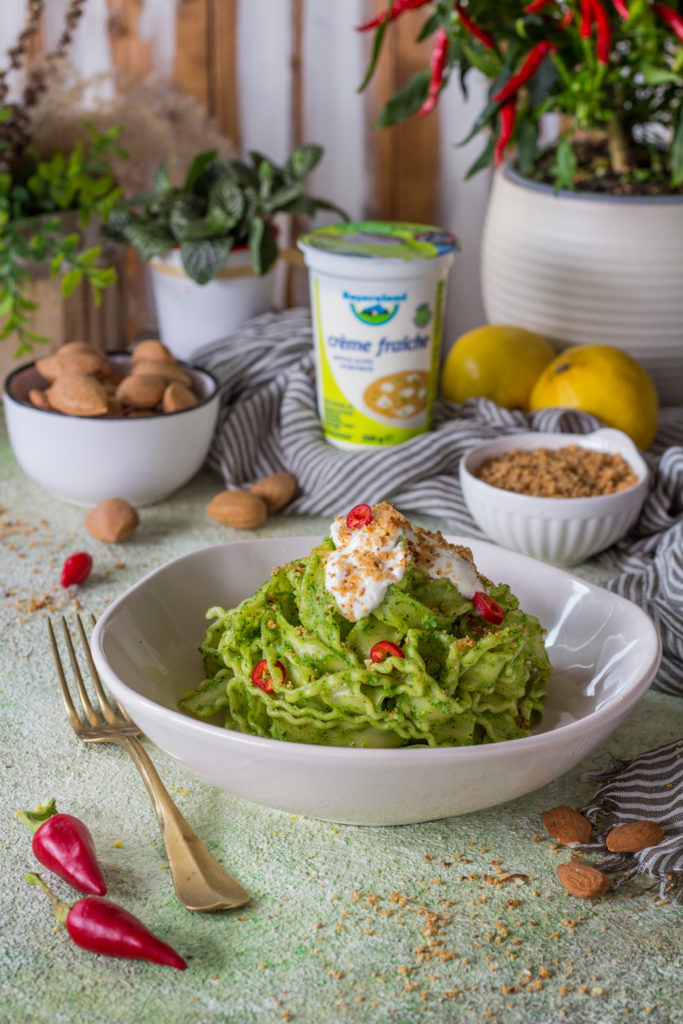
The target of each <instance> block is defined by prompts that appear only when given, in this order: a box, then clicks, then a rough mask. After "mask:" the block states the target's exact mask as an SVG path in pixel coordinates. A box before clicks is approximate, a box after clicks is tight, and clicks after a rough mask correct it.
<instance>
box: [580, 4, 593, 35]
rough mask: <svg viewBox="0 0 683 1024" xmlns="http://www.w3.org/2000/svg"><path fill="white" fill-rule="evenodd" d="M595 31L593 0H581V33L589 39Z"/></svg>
mask: <svg viewBox="0 0 683 1024" xmlns="http://www.w3.org/2000/svg"><path fill="white" fill-rule="evenodd" d="M592 31H593V8H592V6H591V0H581V21H580V23H579V35H581V36H582V37H583V38H584V39H589V38H590V35H591V32H592Z"/></svg>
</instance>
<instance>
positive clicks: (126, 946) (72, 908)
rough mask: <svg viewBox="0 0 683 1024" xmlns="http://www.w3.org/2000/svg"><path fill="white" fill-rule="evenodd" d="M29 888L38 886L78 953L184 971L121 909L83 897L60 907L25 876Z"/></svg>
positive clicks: (182, 964) (34, 877) (178, 960)
mask: <svg viewBox="0 0 683 1024" xmlns="http://www.w3.org/2000/svg"><path fill="white" fill-rule="evenodd" d="M26 881H27V882H28V883H29V885H39V886H40V887H41V889H42V890H43V892H44V893H45V894H46V895H47V896H49V898H50V900H51V902H52V905H53V907H54V908H55V916H56V918H57V920H58V921H59V923H60V924H63V925H65V926H66V930H67V931H68V933H69V935H70V936H71V938H72V939H73V941H74V942H75V943H76V945H77V946H80V947H81V948H82V949H87V950H89V951H90V952H91V953H103V954H104V955H105V956H116V957H123V958H125V959H127V960H149V961H151V962H152V963H155V964H164V965H166V966H167V967H175V968H177V969H178V970H179V971H184V970H185V968H186V967H187V964H186V963H185V961H184V960H183V958H182V957H181V956H178V954H177V953H176V951H175V950H174V949H173V948H172V947H171V946H169V945H168V944H167V943H166V942H162V940H161V939H159V938H157V936H156V935H155V934H154V933H153V932H151V931H150V930H149V928H147V926H146V925H144V924H143V923H142V921H141V920H140V919H139V918H137V917H135V916H134V914H131V913H130V912H129V911H128V910H124V908H123V907H119V906H118V904H116V903H113V902H112V901H111V900H107V899H103V898H102V897H101V896H84V897H83V899H80V900H76V902H75V903H73V904H69V903H62V901H61V900H59V899H57V897H56V896H55V894H54V893H53V892H52V891H51V890H50V889H49V888H48V887H47V885H45V882H44V881H43V880H42V878H41V877H40V875H34V874H28V875H26Z"/></svg>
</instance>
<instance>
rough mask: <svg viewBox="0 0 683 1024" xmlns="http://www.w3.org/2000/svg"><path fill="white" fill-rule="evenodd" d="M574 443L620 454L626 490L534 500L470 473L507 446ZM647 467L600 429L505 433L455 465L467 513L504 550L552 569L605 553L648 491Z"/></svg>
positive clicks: (623, 442)
mask: <svg viewBox="0 0 683 1024" xmlns="http://www.w3.org/2000/svg"><path fill="white" fill-rule="evenodd" d="M571 444H576V445H580V446H581V447H582V448H590V449H591V450H592V451H598V452H611V453H613V454H618V455H621V456H622V457H623V458H624V459H625V460H626V462H628V464H629V465H630V466H631V468H632V469H633V471H634V473H635V474H636V476H637V477H638V482H637V483H636V484H635V485H634V486H633V487H629V488H628V490H625V491H619V492H617V493H616V494H603V495H600V497H596V498H537V497H533V496H531V495H528V494H517V493H515V492H514V491H505V490H503V489H502V488H501V487H492V486H491V484H486V483H484V482H483V480H479V479H478V477H476V476H475V475H474V473H475V471H476V469H477V468H478V467H479V466H480V465H481V464H482V462H484V460H485V459H489V458H492V457H494V456H496V455H502V454H503V453H504V452H506V451H509V450H510V449H511V448H520V449H522V450H525V451H528V450H531V449H533V448H563V447H565V446H566V445H571ZM648 479H649V474H648V468H647V465H646V463H645V460H644V459H643V457H642V456H641V455H640V453H639V451H638V449H637V448H636V446H635V445H634V443H633V441H631V439H630V437H628V436H627V435H626V434H624V433H622V431H621V430H613V429H611V428H608V427H605V428H603V429H602V430H595V431H593V433H591V434H552V433H548V434H543V433H538V432H536V433H526V434H506V435H505V436H504V437H498V438H496V439H495V441H489V442H487V443H486V444H482V445H478V446H477V447H476V448H473V449H472V451H470V452H468V454H467V455H465V456H464V458H463V459H462V460H461V463H460V484H461V486H462V492H463V495H464V498H465V501H466V503H467V507H468V509H469V511H470V515H471V516H472V518H473V519H474V521H475V522H476V523H477V525H478V526H479V527H480V528H481V529H482V530H483V531H484V533H485V534H486V535H487V536H488V537H490V538H491V539H492V540H495V541H496V542H497V543H498V544H502V545H503V547H506V548H512V549H513V550H514V551H521V552H522V553H523V554H526V555H531V556H532V558H540V559H542V560H543V561H544V562H552V563H553V564H554V565H565V566H566V565H578V563H579V562H583V561H585V560H586V559H587V558H590V557H591V555H595V554H597V553H598V551H604V550H605V548H608V547H610V545H612V544H614V543H615V542H616V541H618V540H619V539H620V538H621V537H623V536H624V534H626V533H627V532H628V531H629V530H630V528H631V527H632V526H633V524H634V523H635V521H636V520H637V518H638V516H639V515H640V511H641V509H642V507H643V502H644V501H645V498H646V496H647V492H648Z"/></svg>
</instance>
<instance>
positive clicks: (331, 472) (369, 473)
mask: <svg viewBox="0 0 683 1024" xmlns="http://www.w3.org/2000/svg"><path fill="white" fill-rule="evenodd" d="M194 360H195V362H197V363H199V364H200V365H202V366H205V367H206V368H207V369H210V370H212V371H213V372H214V373H215V374H216V376H217V377H218V379H219V380H220V382H221V388H222V405H221V413H220V419H219V423H218V428H217V430H216V435H215V439H214V441H213V444H212V446H211V451H210V453H209V463H210V465H211V466H212V468H214V469H215V470H217V471H218V472H219V473H220V475H221V476H222V477H223V480H224V481H225V486H226V487H228V488H239V487H248V486H250V485H251V484H252V483H254V482H255V481H256V480H258V479H259V478H260V477H262V476H265V475H267V474H268V473H273V472H277V471H279V470H283V469H286V470H289V471H290V472H291V473H293V474H294V475H295V476H296V478H297V480H298V482H299V488H300V490H299V493H298V495H297V496H296V497H295V499H294V500H293V501H292V502H291V503H290V504H289V505H288V506H287V508H286V509H285V511H284V514H286V515H296V514H297V513H298V514H309V515H329V516H330V517H333V516H335V515H338V514H339V511H340V510H343V509H345V508H349V507H351V506H352V505H355V504H357V503H359V502H367V503H368V504H370V505H372V504H375V503H376V502H378V501H382V500H386V501H389V502H391V503H392V504H394V505H396V506H397V507H398V508H400V509H401V510H402V511H404V512H411V511H412V512H420V513H423V514H427V515H433V516H436V517H438V518H441V519H444V520H445V521H446V522H447V523H448V524H449V527H450V528H451V529H452V531H453V532H455V533H461V534H465V535H468V536H472V537H483V536H484V535H483V534H482V532H481V531H480V530H479V528H478V527H477V526H476V524H475V523H474V521H473V520H472V518H471V516H470V514H469V512H468V511H467V507H466V505H465V502H464V499H463V496H462V491H461V489H460V484H459V482H458V465H459V462H460V459H461V457H462V456H463V455H464V454H465V453H466V452H467V451H469V449H470V448H472V447H473V446H474V445H476V444H479V443H481V442H482V441H486V440H488V439H489V438H494V437H496V436H498V435H499V434H500V433H514V432H521V431H525V430H529V429H531V430H539V431H569V432H574V433H587V432H589V431H591V430H595V429H596V427H599V426H601V423H600V421H599V420H597V419H596V418H595V417H593V416H590V415H588V414H586V413H580V412H570V411H563V410H558V409H544V410H541V411H540V412H536V413H532V414H531V415H526V414H525V413H523V412H521V411H519V410H513V411H509V410H507V409H502V408H500V407H499V406H497V405H495V404H494V403H493V402H490V401H488V400H486V399H471V400H470V401H468V402H465V403H464V404H463V405H453V404H451V403H448V402H440V403H438V404H437V408H436V410H435V418H434V426H433V429H432V430H431V431H430V432H429V433H427V434H422V435H420V436H418V437H415V438H412V439H411V440H410V441H407V442H406V443H405V444H402V445H400V446H399V447H397V448H393V449H386V448H383V449H370V450H368V451H342V450H339V449H336V448H333V447H332V446H331V445H329V444H328V443H327V442H326V441H325V440H324V438H323V435H322V430H321V426H320V421H319V419H318V415H317V411H316V398H315V381H314V371H313V356H312V331H311V320H310V314H309V311H308V310H307V309H290V310H287V311H286V312H284V313H266V314H264V315H263V316H260V317H256V318H255V319H254V320H252V321H250V322H249V323H248V324H247V325H246V326H245V327H244V328H242V329H241V330H239V331H237V332H236V333H235V334H233V335H231V336H230V337H229V338H226V339H224V340H221V341H220V342H215V343H212V344H211V345H209V346H206V347H205V348H203V349H202V350H201V351H200V352H199V353H197V354H196V355H195V357H194ZM646 458H647V460H648V464H649V466H650V469H651V471H652V479H653V485H652V489H651V492H650V494H649V496H648V499H647V501H646V503H645V506H644V508H643V512H642V515H641V517H640V519H639V521H638V523H637V524H636V526H635V528H634V529H633V530H632V531H631V533H630V534H629V535H628V536H627V537H626V538H624V540H622V541H621V542H620V543H619V544H617V545H615V546H614V547H612V548H611V549H609V551H606V552H604V553H603V554H602V555H600V556H599V560H600V561H601V562H602V563H604V564H605V565H607V566H609V567H610V568H611V569H612V570H613V571H614V574H615V575H614V578H613V579H611V580H610V581H609V582H608V583H607V584H606V587H607V588H608V589H609V590H613V591H616V592H617V593H619V594H622V595H623V596H625V597H628V598H629V599H630V600H631V601H633V602H634V603H636V604H638V605H640V606H641V607H643V608H645V609H646V610H647V612H648V613H649V614H650V615H651V616H652V618H653V619H654V621H655V623H656V625H657V627H658V629H659V631H660V634H661V636H662V642H663V646H664V657H663V660H662V665H661V668H660V671H659V673H658V675H657V679H656V680H655V682H654V684H653V685H654V686H655V688H657V689H659V690H663V691H665V692H668V693H674V694H678V695H683V409H667V410H663V412H662V415H661V420H660V429H659V433H658V435H657V438H656V440H655V443H654V445H653V446H652V448H651V449H650V451H649V452H648V454H647V456H646Z"/></svg>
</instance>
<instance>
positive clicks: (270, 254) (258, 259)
mask: <svg viewBox="0 0 683 1024" xmlns="http://www.w3.org/2000/svg"><path fill="white" fill-rule="evenodd" d="M249 252H250V254H251V263H252V266H253V268H254V270H255V271H256V273H257V274H259V275H263V274H265V273H267V272H268V271H269V270H270V268H271V267H272V265H273V263H274V262H275V260H276V259H277V254H278V246H277V239H276V237H275V235H274V234H273V231H272V228H271V227H270V225H269V224H266V222H265V221H264V220H263V219H262V218H261V217H254V218H253V219H252V221H251V224H250V225H249Z"/></svg>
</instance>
